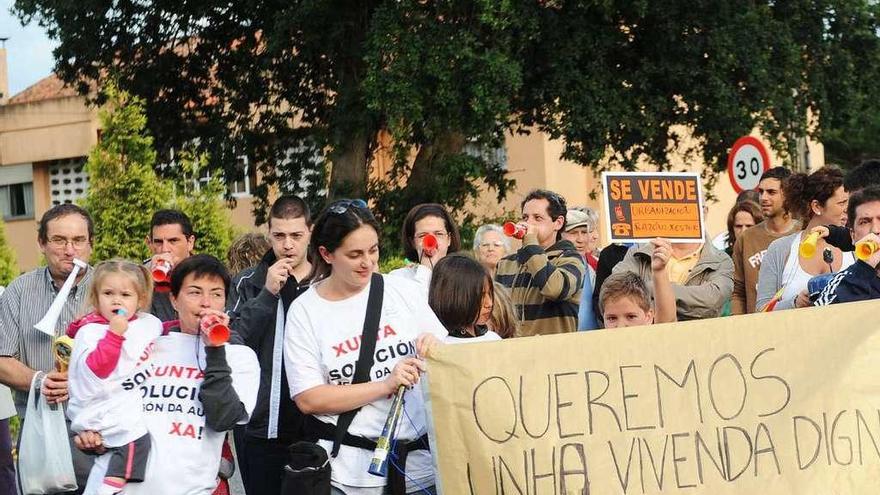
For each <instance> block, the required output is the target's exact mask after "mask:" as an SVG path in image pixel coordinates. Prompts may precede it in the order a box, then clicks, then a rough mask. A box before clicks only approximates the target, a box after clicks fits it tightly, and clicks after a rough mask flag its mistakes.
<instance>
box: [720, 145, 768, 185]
mask: <svg viewBox="0 0 880 495" xmlns="http://www.w3.org/2000/svg"><path fill="white" fill-rule="evenodd" d="M769 168H770V156H769V155H768V154H767V148H765V147H764V144H763V143H762V142H761V141H759V140H758V139H757V138H754V137H752V136H743V137H741V138H739V139H737V140H736V142H735V143H733V147H732V148H731V149H730V155H728V157H727V176H728V177H730V184H731V185H732V186H733V189H734V190H735V191H736V192H737V193H741V192H743V191H746V190H748V189H755V188H757V187H758V182H760V180H761V175H763V174H764V171H765V170H767V169H769Z"/></svg>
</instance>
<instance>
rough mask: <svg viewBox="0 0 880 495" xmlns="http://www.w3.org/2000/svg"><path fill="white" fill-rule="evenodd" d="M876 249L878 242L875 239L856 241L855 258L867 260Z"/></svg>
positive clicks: (878, 249) (879, 249) (879, 248)
mask: <svg viewBox="0 0 880 495" xmlns="http://www.w3.org/2000/svg"><path fill="white" fill-rule="evenodd" d="M877 251H880V244H877V241H874V240H872V239H868V240H866V241H859V242H857V243H856V258H858V259H860V260H862V261H865V260H867V259H868V258H870V257H871V256H873V255H874V253H876V252H877Z"/></svg>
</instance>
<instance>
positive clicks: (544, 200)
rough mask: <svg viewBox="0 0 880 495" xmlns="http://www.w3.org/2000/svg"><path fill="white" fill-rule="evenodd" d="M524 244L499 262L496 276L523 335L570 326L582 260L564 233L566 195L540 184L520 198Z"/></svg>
mask: <svg viewBox="0 0 880 495" xmlns="http://www.w3.org/2000/svg"><path fill="white" fill-rule="evenodd" d="M521 208H522V220H521V221H520V223H519V224H518V229H517V230H520V231H525V236H524V237H523V239H522V247H520V248H519V250H518V251H517V252H516V253H514V254H512V255H510V256H508V257H506V258H504V259H502V260H501V261H500V262H498V267H497V268H496V271H495V280H497V281H498V282H499V283H500V284H502V285H504V286H505V287H507V288H509V289H510V294H511V299H512V300H513V303H514V304H515V306H516V312H517V316H518V317H519V320H520V322H521V326H520V334H521V335H522V336H530V335H544V334H553V333H565V332H574V331H575V330H577V322H578V304H579V303H580V295H581V287H582V286H583V283H584V276H585V275H586V264H585V262H584V259H583V257H581V255H580V253H578V252H577V249H576V248H575V246H574V244H572V243H571V241H568V240H565V239H563V238H562V233H563V232H564V231H565V216H566V214H567V212H568V208H567V207H566V204H565V198H563V197H562V196H560V195H558V194H556V193H554V192H551V191H545V190H541V189H537V190H534V191H532V192H530V193H529V194H528V195H527V196H526V197H525V199H524V200H523V202H522V205H521Z"/></svg>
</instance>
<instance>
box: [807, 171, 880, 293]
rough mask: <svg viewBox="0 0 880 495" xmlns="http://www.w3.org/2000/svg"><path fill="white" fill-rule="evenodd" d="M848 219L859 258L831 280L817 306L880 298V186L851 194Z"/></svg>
mask: <svg viewBox="0 0 880 495" xmlns="http://www.w3.org/2000/svg"><path fill="white" fill-rule="evenodd" d="M847 223H848V226H849V228H850V230H851V232H852V238H853V241H855V243H856V257H857V258H858V261H856V262H855V263H854V264H853V265H851V266H850V267H849V268H847V269H846V270H844V271H842V272H840V273H838V274H837V275H835V276H834V278H832V279H831V280H830V281H829V282H828V285H826V286H825V289H824V290H822V293H821V294H820V295H819V298H818V299H817V300H816V302H815V305H816V306H827V305H829V304H837V303H844V302H852V301H865V300H868V299H880V271H878V269H880V186H871V187H867V188H865V189H862V190H860V191H858V192H856V193H855V194H853V195H852V196H850V199H849V211H848V212H847Z"/></svg>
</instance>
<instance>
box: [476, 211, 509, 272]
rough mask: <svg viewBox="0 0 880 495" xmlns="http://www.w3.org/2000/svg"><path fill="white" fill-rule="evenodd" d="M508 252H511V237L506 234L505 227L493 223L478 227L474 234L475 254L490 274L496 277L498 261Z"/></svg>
mask: <svg viewBox="0 0 880 495" xmlns="http://www.w3.org/2000/svg"><path fill="white" fill-rule="evenodd" d="M508 254H510V238H509V237H507V236H506V235H504V229H502V228H501V227H500V226H498V225H495V224H492V223H490V224H486V225H482V226H480V228H478V229H477V232H476V234H474V255H475V256H476V257H477V261H479V262H480V264H482V265H483V266H484V267H485V268H486V271H488V272H489V276H491V277H492V278H494V277H495V267H496V266H497V265H498V261H499V260H501V258H503V257H505V256H507V255H508Z"/></svg>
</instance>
